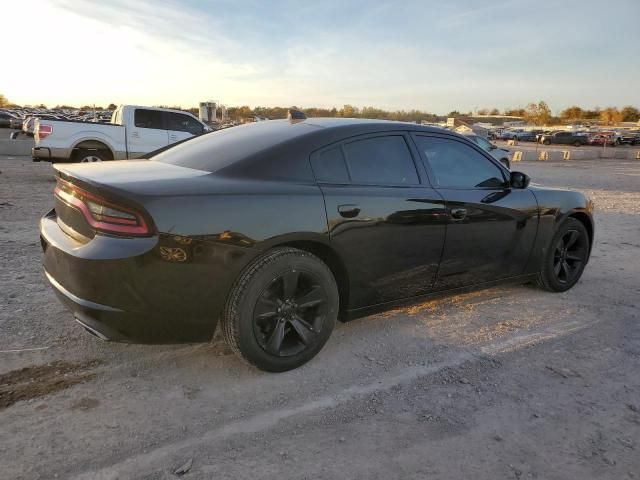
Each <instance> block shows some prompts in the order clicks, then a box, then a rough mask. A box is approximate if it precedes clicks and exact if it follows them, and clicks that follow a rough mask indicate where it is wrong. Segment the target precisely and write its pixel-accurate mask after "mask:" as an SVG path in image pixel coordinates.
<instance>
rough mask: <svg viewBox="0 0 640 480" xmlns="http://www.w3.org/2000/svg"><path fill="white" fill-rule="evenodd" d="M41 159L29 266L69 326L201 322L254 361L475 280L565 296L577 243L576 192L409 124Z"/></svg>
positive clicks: (267, 127) (140, 329)
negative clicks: (39, 210)
mask: <svg viewBox="0 0 640 480" xmlns="http://www.w3.org/2000/svg"><path fill="white" fill-rule="evenodd" d="M54 168H55V170H56V177H57V185H56V187H55V193H54V200H55V208H54V209H53V210H51V211H50V212H48V213H47V214H46V215H44V217H43V218H42V219H41V222H40V235H41V243H42V248H43V250H44V257H43V263H44V270H45V275H46V278H47V279H48V280H49V282H50V284H51V286H52V287H53V290H54V291H55V293H56V294H57V296H58V297H59V299H60V300H61V301H62V302H63V303H64V304H65V305H66V306H67V307H68V308H69V309H70V310H71V311H72V314H73V316H74V317H75V319H76V320H77V321H78V323H80V325H82V326H83V327H84V328H86V329H87V330H88V331H89V332H91V333H93V334H94V335H96V336H98V337H100V338H103V339H110V340H117V341H127V342H147V343H163V342H164V343H166V342H171V343H176V342H197V341H209V340H211V338H212V336H213V334H214V331H215V329H216V324H217V323H218V319H219V322H220V327H221V328H222V331H223V333H224V337H225V339H226V341H227V342H228V343H229V345H230V346H231V348H232V349H233V350H234V351H235V352H236V353H238V354H239V355H240V356H241V357H242V358H244V359H245V360H246V361H247V362H249V363H250V364H253V365H255V366H257V367H258V368H261V369H263V370H268V371H285V370H289V369H292V368H295V367H298V366H300V365H302V364H303V363H305V362H307V361H308V360H310V359H311V358H313V357H314V356H315V355H316V354H317V353H318V352H319V351H320V349H321V348H322V347H323V345H324V344H325V342H326V341H327V339H328V338H329V336H330V334H331V331H332V329H333V327H334V325H335V322H336V320H337V319H340V320H349V319H352V318H357V317H361V316H365V315H369V314H371V313H374V312H378V311H382V310H387V309H390V308H392V307H394V306H397V305H400V304H406V303H410V302H415V301H423V300H424V299H425V298H429V297H430V296H432V295H435V294H442V292H446V291H452V292H456V293H457V292H460V291H461V289H471V288H475V287H477V286H483V285H487V283H488V282H491V283H498V282H517V283H519V282H530V281H536V282H538V284H539V285H540V286H541V287H542V288H544V289H547V290H550V291H555V292H561V291H566V290H568V289H569V288H571V287H572V286H573V285H575V284H576V282H577V281H578V279H579V278H580V276H581V274H582V272H583V270H584V268H585V265H586V264H587V261H588V260H589V255H590V252H591V245H592V241H593V231H594V225H593V219H592V203H591V201H590V200H588V199H587V198H586V197H585V196H584V195H583V194H582V193H580V192H574V191H568V190H559V189H545V188H543V187H541V186H533V185H530V184H529V177H528V176H527V175H525V174H523V173H520V172H509V171H508V170H507V169H506V168H504V167H503V166H502V165H501V164H500V163H499V162H497V161H496V160H495V159H494V158H493V157H491V156H490V155H489V154H488V153H487V152H486V151H484V150H483V149H481V148H479V147H478V146H477V145H476V144H474V143H472V142H470V141H469V140H468V139H465V138H464V137H462V136H461V135H458V134H455V133H452V132H446V131H444V130H442V129H439V128H433V127H425V126H421V125H416V124H412V123H406V124H405V123H399V122H383V121H373V120H369V121H367V120H360V119H336V118H327V119H316V118H314V119H306V120H305V119H301V120H294V121H287V120H273V121H268V122H257V123H251V124H248V125H244V126H240V127H234V128H228V129H224V130H220V131H217V132H213V133H210V134H207V135H202V136H200V137H196V138H193V139H191V140H187V141H185V142H183V143H181V144H179V145H176V146H172V147H167V148H166V149H164V150H163V151H161V152H158V153H154V154H153V155H151V156H150V159H145V160H132V161H127V162H113V163H111V162H108V163H104V162H103V163H94V164H91V165H87V164H55V165H54Z"/></svg>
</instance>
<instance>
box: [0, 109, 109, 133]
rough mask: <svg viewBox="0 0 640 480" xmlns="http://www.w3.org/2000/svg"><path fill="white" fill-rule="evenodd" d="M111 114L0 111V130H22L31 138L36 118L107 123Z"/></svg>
mask: <svg viewBox="0 0 640 480" xmlns="http://www.w3.org/2000/svg"><path fill="white" fill-rule="evenodd" d="M112 114H113V112H110V111H106V110H102V111H96V112H87V111H83V110H73V111H57V110H44V109H4V110H0V128H12V129H15V130H22V133H24V134H25V135H28V136H30V137H32V136H33V130H34V127H35V120H36V118H40V119H43V120H73V121H76V122H97V123H109V122H110V121H111V115H112Z"/></svg>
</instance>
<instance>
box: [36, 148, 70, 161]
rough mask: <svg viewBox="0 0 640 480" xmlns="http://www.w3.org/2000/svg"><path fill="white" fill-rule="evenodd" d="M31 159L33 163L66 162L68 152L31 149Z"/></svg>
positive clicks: (62, 149) (64, 149)
mask: <svg viewBox="0 0 640 480" xmlns="http://www.w3.org/2000/svg"><path fill="white" fill-rule="evenodd" d="M31 158H33V161H34V162H40V161H42V160H44V161H46V162H51V161H53V160H67V159H68V158H69V150H68V149H66V148H49V147H33V148H32V149H31Z"/></svg>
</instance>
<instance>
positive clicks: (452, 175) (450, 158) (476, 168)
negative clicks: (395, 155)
mask: <svg viewBox="0 0 640 480" xmlns="http://www.w3.org/2000/svg"><path fill="white" fill-rule="evenodd" d="M416 144H417V146H418V148H419V149H420V151H421V152H422V153H423V154H424V157H425V158H426V161H427V163H428V165H425V167H427V168H429V166H430V167H431V171H432V172H433V174H434V176H435V181H436V183H437V184H438V186H440V187H453V188H497V187H503V186H504V185H505V178H504V175H503V174H502V170H501V169H500V168H499V167H497V166H496V165H494V164H493V163H492V162H491V161H490V160H489V159H487V158H485V157H484V156H483V155H482V154H480V153H479V152H478V151H476V150H475V149H473V148H472V147H470V146H469V145H465V144H464V143H462V142H459V141H457V140H449V139H446V138H439V137H424V136H417V137H416Z"/></svg>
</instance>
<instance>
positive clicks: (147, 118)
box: [134, 108, 165, 130]
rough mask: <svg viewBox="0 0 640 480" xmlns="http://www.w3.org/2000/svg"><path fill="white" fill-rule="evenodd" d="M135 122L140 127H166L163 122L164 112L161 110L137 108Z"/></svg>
mask: <svg viewBox="0 0 640 480" xmlns="http://www.w3.org/2000/svg"><path fill="white" fill-rule="evenodd" d="M134 124H135V126H136V127H138V128H155V129H158V130H164V129H165V128H164V124H163V122H162V112H161V111H159V110H145V109H142V108H137V109H136V111H135V113H134Z"/></svg>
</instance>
